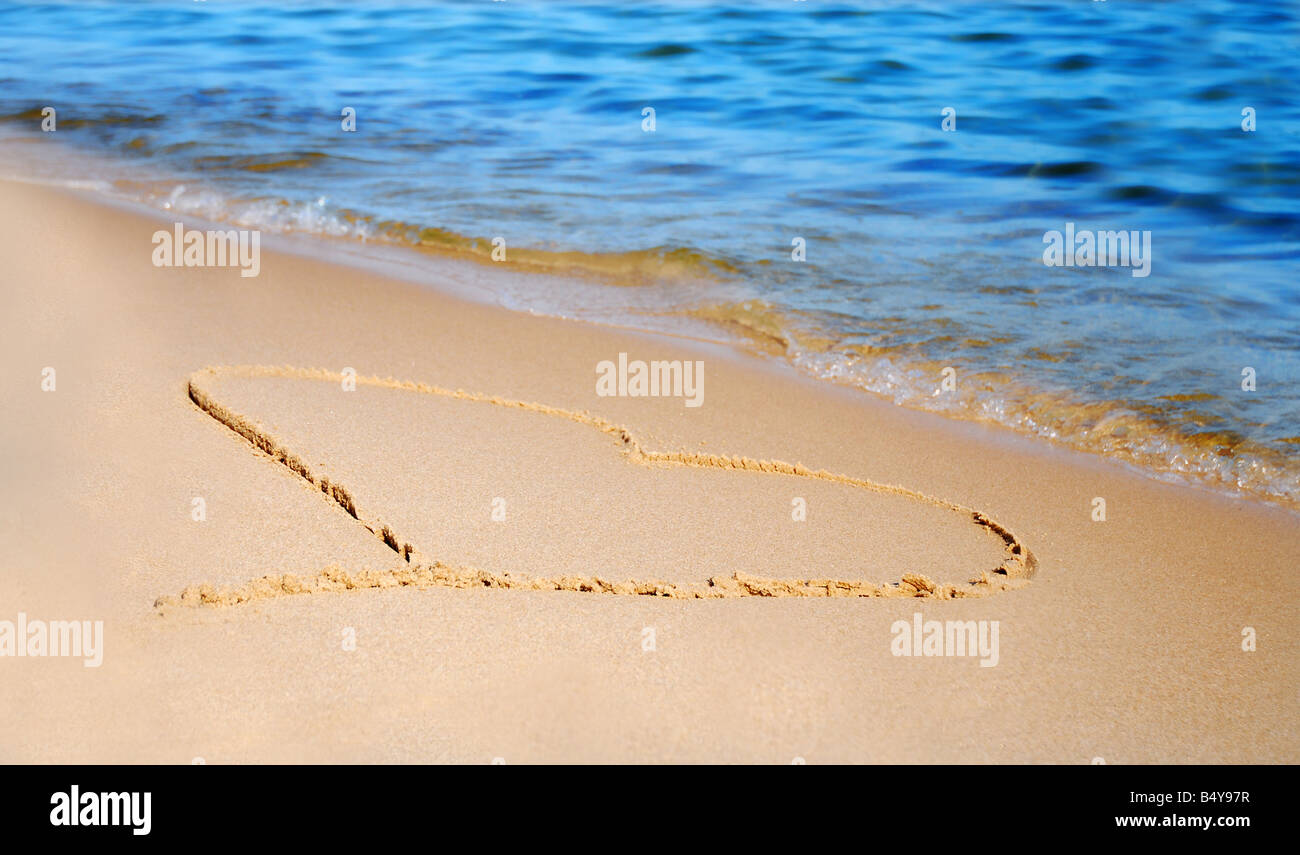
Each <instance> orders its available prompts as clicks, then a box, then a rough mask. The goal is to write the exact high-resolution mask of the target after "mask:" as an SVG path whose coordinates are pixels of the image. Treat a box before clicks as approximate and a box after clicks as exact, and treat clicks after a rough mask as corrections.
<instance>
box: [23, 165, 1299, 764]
mask: <svg viewBox="0 0 1300 855" xmlns="http://www.w3.org/2000/svg"><path fill="white" fill-rule="evenodd" d="M0 195H2V196H3V198H4V200H5V204H4V205H3V207H2V210H0V247H3V253H2V254H0V260H2V262H3V263H2V264H0V270H3V273H0V276H3V292H4V296H5V306H6V312H5V318H4V321H3V326H2V327H0V332H2V334H0V372H2V373H3V378H2V379H3V388H4V390H5V393H4V397H3V401H4V413H3V415H4V418H3V420H0V447H3V449H4V465H3V467H0V497H2V500H3V508H4V513H3V515H0V561H3V564H2V565H0V620H2V619H9V620H12V619H14V618H15V617H16V615H17V614H18V613H19V612H23V613H25V614H27V615H29V616H33V617H38V618H45V619H78V620H102V621H103V622H104V627H105V630H104V631H105V645H104V647H105V649H104V661H103V664H102V665H101V666H100V667H98V668H86V667H84V666H83V664H82V662H81V660H79V659H70V658H21V659H20V658H0V675H3V678H4V681H5V685H6V689H7V690H6V691H5V692H4V693H3V694H2V695H0V733H3V736H0V760H3V761H9V762H50V761H54V762H115V763H190V762H193V761H194V759H195V758H202V759H203V760H204V761H205V762H209V763H229V762H376V761H379V762H388V761H394V762H481V763H487V762H491V761H493V760H494V759H496V758H501V759H502V760H504V761H505V762H507V763H529V762H629V761H631V762H774V763H790V762H793V761H795V759H796V758H802V759H803V760H805V761H806V762H808V763H829V762H957V763H982V762H1034V763H1089V762H1092V761H1093V760H1094V758H1102V759H1104V761H1105V762H1107V763H1112V764H1114V763H1192V762H1221V763H1240V762H1287V763H1294V762H1297V760H1300V739H1298V738H1297V732H1296V721H1297V718H1298V717H1297V713H1298V712H1300V709H1298V706H1300V704H1298V703H1297V700H1298V699H1297V686H1298V685H1300V682H1298V681H1297V677H1298V676H1300V674H1298V673H1297V669H1298V667H1300V666H1298V664H1297V663H1300V656H1297V654H1298V653H1300V646H1298V645H1297V642H1296V634H1295V633H1296V627H1297V607H1296V594H1297V587H1298V586H1300V582H1298V581H1297V578H1296V573H1295V572H1294V571H1295V568H1296V562H1295V556H1296V555H1297V554H1300V549H1298V547H1300V525H1298V524H1297V523H1300V517H1298V516H1297V514H1295V513H1294V512H1292V511H1289V510H1286V509H1282V508H1278V507H1273V506H1269V505H1265V504H1261V503H1259V502H1256V501H1253V500H1247V499H1243V498H1237V497H1230V496H1224V495H1220V494H1217V493H1212V492H1209V491H1207V490H1202V489H1196V488H1191V487H1186V486H1180V485H1175V484H1166V483H1160V482H1157V481H1154V480H1151V479H1149V478H1147V477H1145V476H1142V475H1141V474H1139V473H1135V472H1134V471H1131V470H1130V469H1128V468H1126V467H1124V466H1121V465H1119V464H1116V463H1114V462H1109V461H1105V460H1101V459H1099V458H1095V457H1090V456H1085V455H1081V454H1076V453H1072V452H1067V451H1063V450H1061V449H1058V448H1054V447H1050V446H1048V445H1046V444H1044V443H1041V442H1037V441H1031V440H1029V439H1025V438H1021V437H1018V436H1015V435H1013V434H1010V433H1009V432H1007V431H1004V430H1001V429H997V428H994V427H986V426H981V425H973V424H965V423H958V422H952V421H949V420H945V419H942V418H940V417H938V416H935V415H932V414H925V413H918V412H912V411H908V410H905V409H901V408H898V407H895V406H893V405H892V404H889V403H887V402H883V401H880V400H877V399H875V398H872V397H870V396H868V395H865V394H863V393H860V392H857V391H855V390H851V389H847V388H840V387H835V386H832V385H829V384H826V383H821V382H817V381H813V380H810V379H807V378H804V377H801V376H799V375H798V374H796V373H795V372H794V371H793V370H792V369H789V368H788V367H786V366H784V365H782V364H781V363H779V362H777V361H775V360H773V359H770V358H763V357H761V356H758V355H749V354H743V353H739V352H735V351H733V350H730V349H727V348H723V347H721V346H718V345H714V344H709V343H706V342H700V341H694V340H691V339H687V338H681V337H670V336H664V335H655V334H649V333H638V332H633V331H629V330H624V329H615V328H609V327H600V326H596V325H592V324H584V323H578V322H573V321H566V320H561V319H552V318H544V317H537V316H532V315H527V314H520V313H515V312H510V311H507V310H505V309H502V308H499V307H497V306H494V305H491V304H490V303H486V302H483V301H476V300H474V299H470V296H471V294H472V292H473V290H474V288H473V286H474V283H475V282H476V281H478V282H481V281H482V278H483V277H486V276H494V275H499V274H497V273H496V272H495V271H493V270H491V269H490V268H487V267H483V266H481V265H478V264H475V263H473V262H460V261H446V260H436V259H427V258H420V259H414V258H405V259H403V258H400V257H399V256H394V259H395V261H394V263H393V264H392V265H391V267H389V268H387V269H386V271H385V272H386V273H387V274H388V275H387V276H385V275H379V274H378V273H375V272H369V271H367V270H366V269H363V268H360V267H357V266H354V265H349V264H347V263H345V262H346V259H345V258H343V257H341V256H340V255H339V253H337V252H335V248H333V247H330V246H327V245H324V244H313V243H310V242H306V241H296V240H287V239H280V240H277V239H273V238H271V237H270V236H266V239H265V240H264V244H263V252H262V258H261V269H260V275H259V276H257V277H251V278H250V277H241V276H240V275H239V271H238V269H236V268H223V269H211V268H210V269H178V268H156V267H154V266H152V264H151V263H150V250H151V244H150V236H151V235H152V234H153V232H154V231H155V230H157V229H158V228H160V227H166V224H167V221H165V220H160V219H159V218H157V217H155V216H153V215H150V214H147V213H145V212H142V211H132V210H128V209H123V208H121V207H109V206H107V205H104V204H102V203H98V202H96V201H94V200H90V199H85V198H79V197H76V196H73V195H70V194H67V193H64V192H62V191H56V190H52V189H48V188H39V187H36V186H32V185H24V184H14V183H6V184H3V185H0ZM189 225H190V226H191V227H194V226H199V227H201V226H202V225H203V224H201V223H197V222H190V223H189ZM512 275H515V276H519V277H532V280H534V281H530V282H528V283H526V284H528V285H529V286H531V287H538V288H540V287H545V285H546V280H545V279H543V278H542V277H540V276H533V275H532V274H512ZM398 276H400V277H401V278H394V277H398ZM408 280H410V281H408ZM620 352H626V353H629V354H632V355H634V356H635V357H636V358H642V359H663V360H675V359H681V360H688V359H689V360H702V361H703V362H704V364H705V367H706V376H707V384H706V387H705V388H706V394H705V397H704V403H703V405H702V406H700V407H698V408H691V407H686V406H684V405H683V401H682V399H681V398H673V397H662V398H649V397H642V398H629V397H599V396H597V395H596V392H595V379H596V365H597V364H598V363H599V362H600V361H602V360H609V359H615V358H616V357H617V354H619V353H620ZM47 367H52V368H54V369H56V372H57V374H56V376H57V387H56V390H55V391H52V392H47V391H42V389H41V379H42V371H43V369H45V368H47ZM347 369H352V370H353V371H354V372H355V375H356V377H357V385H356V389H355V391H345V390H344V389H343V383H342V381H343V380H344V379H345V377H346V376H348V375H347V373H346V370H347ZM1095 497H1103V498H1105V500H1106V507H1107V518H1106V520H1105V521H1104V522H1096V521H1094V520H1093V499H1094V498H1095ZM195 499H202V500H203V501H202V508H203V517H204V518H203V519H202V521H197V520H196V519H195V518H194V516H195ZM796 499H802V500H803V503H804V506H805V507H806V519H803V520H796V519H794V518H793V516H794V515H793V513H792V509H793V508H794V507H795V500H796ZM498 500H500V502H498ZM494 512H495V513H496V514H497V516H498V517H502V518H499V519H495V518H494V516H493V515H494ZM918 612H919V613H921V614H922V615H923V619H924V620H927V621H928V620H937V621H985V622H992V621H997V622H998V626H999V628H1000V633H999V638H1000V651H999V655H998V659H997V664H996V666H995V667H981V665H980V663H979V661H978V659H977V658H975V657H971V656H947V657H920V656H917V657H909V656H895V655H894V654H893V651H892V650H891V642H893V641H894V638H895V636H894V634H893V632H892V629H891V628H892V627H893V626H894V624H895V622H896V621H906V622H909V623H910V622H911V621H912V620H913V616H914V615H915V614H916V613H918ZM1246 628H1250V629H1252V630H1253V635H1254V637H1255V638H1256V639H1257V641H1256V649H1255V650H1253V651H1247V650H1243V649H1242V641H1243V630H1245V629H1246Z"/></svg>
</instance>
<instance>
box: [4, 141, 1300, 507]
mask: <svg viewBox="0 0 1300 855" xmlns="http://www.w3.org/2000/svg"><path fill="white" fill-rule="evenodd" d="M38 145H41V146H42V149H41V150H35V149H34V147H33V145H32V143H31V141H27V140H22V141H14V140H9V141H8V142H7V144H6V146H5V148H4V151H5V152H6V153H7V155H8V156H9V157H10V162H9V164H8V167H7V169H8V170H13V169H16V168H17V164H19V163H21V162H23V161H24V160H30V159H32V158H35V157H38V156H39V154H40V153H43V150H44V149H48V148H49V145H48V144H45V143H43V142H42V143H38ZM58 145H61V144H58ZM59 157H60V158H62V159H63V160H62V161H60V162H61V165H60V166H59V167H58V168H57V169H56V170H55V171H56V172H57V173H59V174H64V173H67V172H68V171H70V170H72V169H73V168H74V167H73V166H72V165H70V162H71V163H80V161H81V160H82V159H84V158H87V157H90V158H92V161H91V162H94V163H98V164H99V165H100V167H102V168H103V169H105V170H108V174H118V173H119V171H120V170H123V169H127V165H125V164H122V163H118V162H117V161H115V160H111V159H108V158H105V157H104V156H103V155H94V156H92V155H87V154H86V153H85V152H83V151H79V150H77V149H73V148H68V149H61V150H60V151H59ZM137 167H138V164H136V165H134V166H133V167H131V168H132V169H135V168H137ZM121 174H122V175H133V174H134V173H133V172H131V171H127V172H122V173H121ZM22 180H24V181H26V180H27V179H22ZM54 180H55V179H54V178H53V177H52V174H47V175H46V176H45V177H44V178H43V179H40V180H36V181H33V183H34V184H35V186H38V187H39V186H50V185H48V183H47V182H49V181H54ZM122 180H125V181H126V183H127V184H128V185H132V186H137V185H141V184H142V178H141V177H140V176H135V177H131V178H125V179H122ZM71 183H72V184H73V185H74V186H72V187H71V188H69V192H74V193H78V194H80V195H81V196H82V197H83V198H87V199H88V200H90V201H92V202H96V203H98V204H109V205H112V206H114V207H118V208H120V209H122V210H124V211H131V212H134V213H136V214H139V215H142V216H146V217H151V218H156V219H157V220H158V221H159V222H160V224H171V223H173V222H175V220H176V218H177V217H178V216H181V217H182V218H183V219H185V220H186V221H187V222H198V223H202V224H208V225H207V226H206V227H209V228H230V227H232V226H233V227H237V228H241V229H242V228H252V229H262V231H261V233H262V235H263V237H264V238H265V239H266V240H267V241H269V242H270V244H271V246H276V247H279V248H280V249H282V250H284V251H288V252H291V253H294V254H298V255H301V256H303V257H309V258H314V257H326V258H331V259H333V260H335V261H336V262H337V263H341V264H345V265H347V266H350V267H356V268H358V269H359V270H361V271H363V272H366V273H378V274H381V275H389V276H393V277H395V278H400V279H403V280H405V281H409V282H413V283H417V284H422V285H425V286H428V287H431V288H433V289H435V290H439V291H443V292H450V293H452V294H454V295H457V296H462V297H467V298H469V299H472V300H475V301H478V302H484V303H487V304H489V305H499V306H503V307H505V308H509V309H512V310H514V311H522V312H526V313H529V314H542V315H546V316H550V317H558V318H565V319H569V320H577V321H581V322H586V323H594V324H596V325H598V326H603V327H612V328H616V329H626V330H633V331H640V332H649V333H655V334H662V335H668V336H676V337H680V338H683V339H685V340H701V341H706V342H709V343H713V344H723V345H725V346H728V347H731V348H734V349H736V350H739V351H741V352H742V353H744V354H746V355H751V356H752V355H758V356H766V357H775V358H777V359H778V360H780V361H781V362H784V363H786V364H788V365H790V366H792V367H793V368H794V369H795V370H796V371H797V372H799V373H800V374H803V375H805V376H808V377H810V378H812V379H815V380H816V381H818V382H821V383H831V384H837V385H843V386H846V387H847V388H850V389H853V390H855V391H857V392H858V393H861V394H865V395H867V396H869V397H872V398H874V399H878V400H881V401H885V402H889V403H891V404H894V405H896V406H902V407H905V408H907V409H910V410H916V411H921V412H930V413H937V414H938V415H940V416H942V417H944V418H947V419H952V420H958V421H963V422H972V423H976V424H981V425H992V426H994V427H998V428H1001V429H1003V430H1007V431H1009V432H1011V433H1013V434H1016V435H1018V436H1022V437H1027V438H1030V439H1032V440H1034V441H1037V442H1040V443H1044V444H1047V445H1050V446H1052V447H1055V448H1059V449H1065V450H1070V451H1076V452H1081V453H1084V454H1089V455H1095V456H1097V457H1099V458H1101V459H1103V460H1110V461H1115V462H1118V463H1120V464H1121V465H1124V466H1128V467H1131V468H1132V469H1133V470H1134V471H1137V472H1140V473H1143V474H1145V475H1146V476H1147V477H1150V478H1152V479H1154V480H1157V481H1162V482H1167V483H1174V484H1187V485H1191V486H1195V487H1200V488H1203V489H1207V490H1210V491H1213V492H1218V493H1222V494H1224V495H1228V496H1236V495H1245V496H1248V497H1250V498H1251V499H1253V500H1258V501H1263V502H1266V503H1270V504H1274V505H1277V506H1280V507H1283V508H1287V509H1290V510H1293V511H1300V493H1297V492H1296V487H1297V485H1300V480H1297V478H1300V470H1297V469H1296V460H1295V457H1294V455H1292V454H1291V453H1290V452H1289V449H1290V447H1291V446H1290V445H1285V446H1282V445H1278V443H1284V444H1285V443H1294V442H1296V441H1300V438H1297V437H1291V438H1281V437H1279V436H1277V434H1278V433H1279V432H1285V431H1284V430H1282V429H1281V426H1279V430H1278V431H1275V432H1274V440H1273V441H1272V442H1264V441H1262V440H1259V438H1258V437H1257V438H1255V439H1251V438H1249V437H1247V436H1246V435H1245V434H1243V433H1241V432H1240V431H1239V430H1237V429H1235V428H1231V427H1230V426H1225V427H1221V428H1219V429H1217V430H1210V429H1209V428H1206V427H1205V425H1206V424H1207V423H1206V422H1201V421H1198V422H1196V424H1197V425H1200V427H1197V428H1192V427H1190V426H1189V425H1188V424H1187V423H1185V422H1182V423H1180V422H1178V421H1177V420H1174V421H1170V420H1169V419H1167V418H1165V416H1162V415H1160V414H1154V413H1152V412H1149V411H1148V408H1149V406H1150V404H1149V403H1148V404H1141V403H1140V402H1135V401H1133V400H1127V399H1125V400H1118V399H1117V400H1090V399H1088V398H1087V396H1081V395H1078V394H1074V393H1069V392H1066V391H1064V390H1063V389H1062V388H1061V387H1059V385H1053V384H1052V383H1048V384H1046V385H1044V384H1043V383H1031V382H1027V381H1026V380H1024V379H1022V378H1020V377H1018V376H1017V375H1016V374H1015V373H1014V372H1013V373H1012V374H1010V375H1008V374H1006V373H1005V372H1004V371H1003V370H1001V369H988V370H983V371H981V370H979V365H980V363H979V362H978V361H976V362H974V363H969V360H966V359H964V358H958V359H957V360H956V361H952V360H949V362H952V364H953V365H957V366H958V368H957V369H955V370H956V371H957V372H958V374H959V375H960V377H961V382H960V389H961V391H960V393H959V394H958V395H957V396H956V397H953V399H952V400H949V399H948V397H947V396H939V395H930V394H929V392H928V391H926V390H928V389H930V388H931V387H932V386H934V384H935V383H937V382H938V380H937V379H936V378H939V377H940V376H941V370H942V371H944V372H946V371H949V370H953V369H950V368H948V367H945V366H944V364H943V363H942V361H935V360H934V359H933V358H922V357H920V356H917V355H912V356H904V357H902V358H901V359H899V360H898V361H897V362H896V363H895V362H894V361H892V360H891V359H885V360H884V362H883V367H882V365H881V364H880V363H878V362H874V363H873V362H872V360H868V359H865V358H863V359H862V360H860V361H855V360H857V359H858V358H857V357H854V356H852V350H853V349H852V348H850V349H849V351H848V352H842V351H839V350H834V351H833V352H827V353H823V352H822V351H821V350H820V349H819V348H821V347H823V346H824V345H825V342H824V341H821V336H822V335H823V333H822V332H819V331H818V329H819V328H818V327H817V326H816V324H813V325H812V326H809V325H808V324H807V323H804V321H806V320H807V319H806V318H805V319H802V320H797V319H798V317H799V315H800V313H799V312H798V310H795V309H793V308H791V307H789V306H785V307H783V306H779V305H775V304H769V303H767V302H766V301H765V300H763V298H762V297H761V296H759V295H758V294H757V292H755V293H754V294H752V295H750V296H743V295H742V293H741V291H740V290H738V289H740V287H741V286H740V285H739V284H738V283H735V282H727V281H724V280H721V279H719V280H716V281H712V282H711V283H709V285H708V287H706V288H705V287H703V285H702V284H701V283H699V282H692V281H691V280H690V279H689V278H682V277H680V276H677V275H674V277H673V284H671V285H662V284H661V285H654V286H651V285H645V284H641V285H632V284H629V283H627V282H624V283H623V284H614V282H613V281H612V280H611V281H605V279H604V278H603V275H602V274H601V273H599V272H598V271H599V270H601V269H605V272H606V273H609V269H607V268H610V265H614V266H617V265H616V264H614V261H613V259H615V258H618V257H622V256H637V257H641V256H647V255H648V254H650V253H651V251H649V250H640V251H636V250H633V251H631V252H626V253H617V252H614V253H596V254H586V253H581V252H566V251H561V250H554V251H551V250H545V251H543V250H536V251H535V250H527V249H526V250H524V252H525V254H526V255H527V254H529V253H533V254H536V253H541V254H542V255H547V254H548V253H549V254H550V255H552V256H554V258H553V259H552V261H556V263H557V264H560V263H561V262H560V261H557V260H560V259H563V258H565V257H568V256H575V257H578V256H581V257H585V258H587V260H588V261H589V262H591V264H590V265H588V267H587V269H585V272H583V271H578V272H575V271H567V272H566V271H565V270H563V269H562V267H556V268H555V269H553V270H550V272H539V271H538V270H534V269H530V264H531V262H527V261H526V262H524V263H523V264H522V266H520V264H516V263H515V262H514V261H513V260H511V261H507V262H506V263H496V262H493V261H489V260H488V257H487V255H486V254H485V251H479V250H482V247H480V248H479V250H475V251H474V252H467V251H466V252H463V251H461V250H459V249H456V247H455V246H452V245H450V244H448V245H446V246H444V245H443V244H442V243H440V242H439V241H434V242H432V243H429V244H427V245H426V244H424V243H420V244H416V245H413V244H410V243H404V242H402V241H398V240H395V239H394V238H393V237H392V236H391V235H388V236H385V234H386V233H384V232H383V230H382V229H381V230H380V231H379V232H378V233H376V234H375V235H374V236H373V239H365V238H362V237H359V236H358V234H353V233H348V234H328V233H312V232H293V231H291V232H280V231H277V230H276V229H265V228H262V226H261V225H259V223H258V222H253V221H247V222H246V221H245V220H244V219H242V218H240V217H236V218H235V220H221V221H216V220H208V219H206V218H205V217H203V216H195V215H190V214H183V215H182V214H180V213H179V212H168V211H165V210H163V209H162V208H160V207H159V198H160V197H159V198H155V199H154V203H152V204H151V203H150V202H148V201H145V200H143V199H140V198H134V197H132V196H131V193H130V192H127V191H119V190H116V189H109V188H110V187H112V186H115V184H116V181H113V182H108V183H107V184H105V185H104V186H103V187H101V188H99V190H95V189H91V188H90V187H87V186H80V185H85V184H87V182H71ZM173 183H174V182H173ZM186 183H187V184H188V182H186ZM137 189H138V188H137ZM198 189H199V191H200V193H203V192H207V191H206V190H205V189H204V188H203V187H199V188H198ZM140 192H143V191H140ZM212 192H216V191H212ZM169 204H170V203H167V205H169ZM164 207H165V205H164ZM226 213H227V214H229V213H230V212H229V211H227V212H226ZM354 225H355V224H354ZM358 227H359V226H358ZM459 239H460V240H461V241H462V242H464V241H469V240H471V239H470V238H464V237H461V238H459ZM480 242H481V241H480ZM681 251H686V250H685V249H683V250H681ZM639 263H641V264H646V263H649V261H648V259H647V258H641V261H640V262H639ZM592 265H594V266H592ZM543 267H545V265H543ZM643 273H644V271H642V274H643ZM611 275H612V274H611ZM638 275H641V274H638ZM660 287H663V288H669V289H673V290H675V289H681V288H689V289H691V293H692V294H693V295H694V296H693V297H692V298H691V299H689V300H687V301H686V302H685V303H682V304H680V305H678V302H679V300H680V295H677V296H674V297H672V298H671V299H670V298H668V297H666V296H665V295H663V294H659V295H657V296H652V297H650V298H647V299H649V300H650V303H651V304H653V305H654V306H658V309H655V308H653V306H652V307H651V308H648V309H647V308H646V307H644V306H642V307H640V308H635V307H633V306H632V305H631V304H628V305H624V303H623V302H622V298H621V297H620V296H619V295H620V293H628V292H630V291H636V290H639V289H644V288H649V289H652V290H653V289H657V288H660ZM701 288H703V290H700V289H701ZM714 289H716V290H714ZM551 293H557V294H560V295H562V296H560V297H554V296H549V295H550V294H551ZM647 293H650V292H647ZM745 293H748V291H746V292H745ZM637 299H638V300H639V299H640V298H637ZM665 301H666V302H665ZM661 302H662V303H663V304H664V305H659V304H660V303H661ZM751 302H752V303H753V307H751ZM674 305H675V306H676V308H672V307H671V306H674ZM886 350H888V349H886ZM968 363H969V368H970V369H971V370H972V371H974V373H969V374H968V373H967V367H968ZM882 371H883V374H882V373H881V372H882ZM956 376H957V375H954V378H955V377H956ZM1038 379H1039V380H1040V381H1041V380H1043V379H1044V378H1041V377H1040V378H1038ZM1229 379H1231V378H1229ZM1234 382H1235V381H1234ZM972 390H973V391H972ZM995 390H996V391H995ZM1202 394H1203V393H1202V392H1199V391H1198V392H1197V393H1196V394H1195V395H1190V396H1189V395H1187V394H1182V393H1179V394H1170V395H1166V396H1162V400H1167V401H1181V400H1183V399H1187V401H1194V400H1197V399H1198V396H1200V395H1202ZM990 395H992V397H988V396H990ZM1211 397H1214V396H1211ZM1188 405H1189V406H1190V404H1188ZM1179 406H1182V404H1180V405H1179ZM991 413H992V414H991ZM1284 448H1285V449H1286V450H1284Z"/></svg>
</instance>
